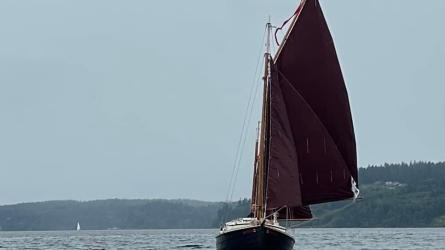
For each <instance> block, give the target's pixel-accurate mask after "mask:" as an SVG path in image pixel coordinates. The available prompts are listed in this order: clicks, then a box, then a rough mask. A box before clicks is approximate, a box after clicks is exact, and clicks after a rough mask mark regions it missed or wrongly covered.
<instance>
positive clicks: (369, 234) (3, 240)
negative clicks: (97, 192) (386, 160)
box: [0, 228, 445, 250]
mask: <svg viewBox="0 0 445 250" xmlns="http://www.w3.org/2000/svg"><path fill="white" fill-rule="evenodd" d="M216 233H217V232H216V230H140V231H131V230H123V231H119V230H116V231H79V232H75V231H57V232H0V249H20V250H22V249H96V250H98V249H160V250H162V249H184V250H186V249H215V238H214V236H215V234H216ZM294 235H296V237H297V242H296V246H295V249H310V250H311V249H317V250H319V249H334V250H336V249H385V250H386V249H388V250H389V249H445V228H434V229H433V228H431V229H393V228H386V229H297V230H296V231H295V232H294Z"/></svg>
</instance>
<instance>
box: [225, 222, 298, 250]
mask: <svg viewBox="0 0 445 250" xmlns="http://www.w3.org/2000/svg"><path fill="white" fill-rule="evenodd" d="M294 244H295V240H294V239H293V238H292V237H291V236H289V235H287V234H284V233H282V232H279V231H276V230H273V229H270V228H268V227H266V226H257V227H252V228H246V229H241V230H236V231H231V232H226V233H223V234H220V235H218V236H217V237H216V249H217V250H292V249H293V247H294Z"/></svg>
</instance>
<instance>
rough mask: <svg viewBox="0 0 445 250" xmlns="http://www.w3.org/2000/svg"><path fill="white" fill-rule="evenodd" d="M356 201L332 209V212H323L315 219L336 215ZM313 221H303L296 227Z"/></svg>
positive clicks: (296, 226)
mask: <svg viewBox="0 0 445 250" xmlns="http://www.w3.org/2000/svg"><path fill="white" fill-rule="evenodd" d="M354 203H355V202H351V203H348V204H346V205H344V206H343V207H340V208H337V209H335V210H334V211H331V212H329V213H326V214H323V215H322V216H321V217H319V218H315V219H316V220H321V219H323V218H325V217H328V216H332V215H334V214H336V213H339V212H341V211H343V210H345V209H347V208H348V207H350V206H352V205H354ZM312 221H313V220H307V221H303V222H302V223H299V224H298V225H295V227H294V228H298V227H301V226H304V225H306V224H307V223H310V222H312Z"/></svg>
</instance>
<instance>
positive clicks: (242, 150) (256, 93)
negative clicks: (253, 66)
mask: <svg viewBox="0 0 445 250" xmlns="http://www.w3.org/2000/svg"><path fill="white" fill-rule="evenodd" d="M259 79H260V77H258V78H257V79H256V82H258V81H259ZM259 86H260V84H257V85H256V88H255V94H254V96H253V101H252V105H251V106H250V111H249V118H248V120H247V126H246V130H247V128H248V127H249V124H250V122H251V120H252V115H253V107H254V104H255V103H256V99H257V98H256V97H257V96H258V89H259ZM246 142H247V136H245V137H244V140H243V144H242V146H241V153H240V159H239V161H238V166H237V169H236V173H235V182H234V186H233V189H232V193H231V194H230V199H232V198H233V194H234V191H235V186H236V179H237V178H238V173H239V169H240V165H241V159H242V157H243V155H244V150H245V149H246Z"/></svg>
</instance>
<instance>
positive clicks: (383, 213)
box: [0, 162, 445, 231]
mask: <svg viewBox="0 0 445 250" xmlns="http://www.w3.org/2000/svg"><path fill="white" fill-rule="evenodd" d="M359 184H360V190H361V194H362V197H363V199H361V200H359V201H356V202H354V203H351V201H343V202H335V203H329V204H319V205H314V206H311V208H312V210H313V214H314V216H315V219H314V220H312V221H310V222H304V224H301V225H299V226H301V227H445V163H444V162H439V163H432V162H413V163H402V164H385V165H383V166H369V167H367V168H361V169H360V170H359ZM249 206H250V202H249V200H248V199H244V200H240V201H237V202H233V203H230V204H227V203H223V202H205V201H195V200H181V199H178V200H160V199H156V200H153V199H152V200H150V199H145V200H144V199H140V200H128V199H109V200H95V201H69V200H68V201H46V202H36V203H20V204H15V205H4V206H0V230H5V231H10V230H11V231H13V230H74V229H75V226H76V224H77V222H78V221H79V222H80V224H81V228H82V229H86V230H88V229H89V230H104V229H169V228H177V229H180V228H215V227H218V226H219V225H220V223H221V222H222V221H224V220H226V219H230V218H236V217H242V216H246V215H247V214H248V213H249Z"/></svg>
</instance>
